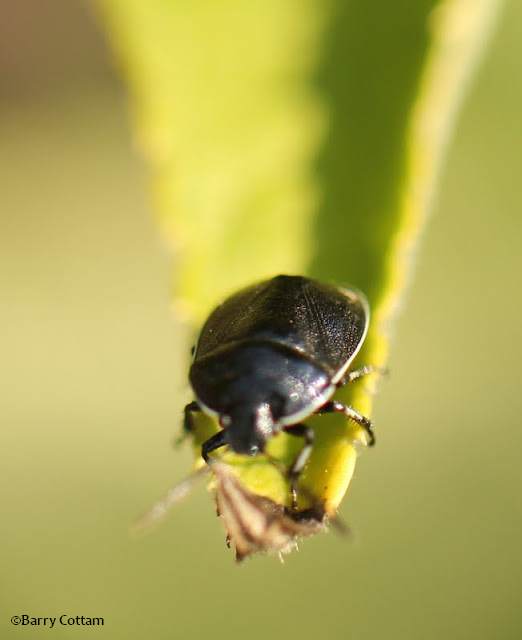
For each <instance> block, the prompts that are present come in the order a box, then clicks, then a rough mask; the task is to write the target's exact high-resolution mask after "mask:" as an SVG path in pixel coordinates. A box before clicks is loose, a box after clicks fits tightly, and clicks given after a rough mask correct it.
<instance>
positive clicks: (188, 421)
mask: <svg viewBox="0 0 522 640" xmlns="http://www.w3.org/2000/svg"><path fill="white" fill-rule="evenodd" d="M199 411H201V407H200V406H199V404H198V403H197V402H196V401H195V400H193V401H192V402H189V403H188V404H187V405H186V407H185V408H184V409H183V431H184V433H192V432H193V431H194V426H193V424H192V414H193V413H198V412H199Z"/></svg>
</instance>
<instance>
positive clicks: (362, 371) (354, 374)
mask: <svg viewBox="0 0 522 640" xmlns="http://www.w3.org/2000/svg"><path fill="white" fill-rule="evenodd" d="M372 373H378V374H380V375H381V376H386V375H388V373H389V371H388V369H387V368H386V367H376V366H374V365H373V364H366V365H364V367H359V369H354V370H353V371H349V372H348V373H347V374H346V375H345V376H343V377H342V378H341V379H340V380H339V382H338V383H337V386H338V387H343V386H344V385H345V384H349V383H350V382H355V381H356V380H359V379H360V378H364V377H366V376H369V375H371V374H372Z"/></svg>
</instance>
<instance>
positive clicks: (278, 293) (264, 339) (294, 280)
mask: <svg viewBox="0 0 522 640" xmlns="http://www.w3.org/2000/svg"><path fill="white" fill-rule="evenodd" d="M368 323H369V310H368V303H367V302H366V299H365V298H364V296H363V295H362V294H361V293H359V292H355V291H351V290H349V289H343V288H338V287H334V286H331V285H328V284H322V283H320V282H317V281H316V280H312V279H310V278H305V277H302V276H285V275H281V276H277V277H275V278H272V279H271V280H265V281H264V282H260V283H258V284H255V285H252V286H250V287H247V288H246V289H242V290H241V291H239V292H238V293H236V294H235V295H233V296H231V297H230V298H228V299H227V300H225V302H223V303H222V304H221V305H220V306H219V307H217V309H215V310H214V311H213V312H212V314H211V315H210V317H209V318H208V320H207V322H206V323H205V325H204V327H203V329H202V331H201V334H200V337H199V341H198V345H197V349H196V352H195V355H194V363H195V364H196V363H198V362H199V361H201V360H202V359H203V358H207V357H208V356H211V355H214V354H216V353H218V352H220V351H223V350H226V349H227V348H228V347H232V346H235V345H238V344H259V343H272V344H274V343H275V344H278V345H282V346H283V347H284V348H290V349H292V350H294V351H295V352H296V353H299V354H301V356H302V357H303V358H304V359H306V360H308V361H310V362H311V363H313V364H314V365H316V366H317V367H318V368H319V369H321V370H323V371H324V372H325V373H327V374H328V376H329V378H330V380H331V382H333V383H336V382H338V381H339V380H340V378H342V376H343V374H344V373H345V371H346V370H347V368H348V366H349V364H350V362H351V361H352V360H353V358H354V357H355V355H356V354H357V352H358V350H359V348H360V347H361V345H362V343H363V341H364V338H365V336H366V332H367V329H368Z"/></svg>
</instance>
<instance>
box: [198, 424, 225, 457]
mask: <svg viewBox="0 0 522 640" xmlns="http://www.w3.org/2000/svg"><path fill="white" fill-rule="evenodd" d="M226 444H227V440H226V432H225V430H224V429H222V430H221V431H218V432H217V433H215V434H214V435H213V436H211V437H210V438H209V439H208V440H205V442H204V443H203V444H202V445H201V457H202V458H203V460H204V461H205V462H206V463H207V464H211V461H210V458H209V454H210V453H212V451H215V450H216V449H219V447H223V446H224V445H226Z"/></svg>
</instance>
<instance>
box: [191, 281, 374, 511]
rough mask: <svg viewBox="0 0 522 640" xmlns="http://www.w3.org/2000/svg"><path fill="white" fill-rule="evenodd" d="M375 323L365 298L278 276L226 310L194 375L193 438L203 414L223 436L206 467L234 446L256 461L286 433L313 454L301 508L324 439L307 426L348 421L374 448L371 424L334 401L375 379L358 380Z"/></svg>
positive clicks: (204, 344)
mask: <svg viewBox="0 0 522 640" xmlns="http://www.w3.org/2000/svg"><path fill="white" fill-rule="evenodd" d="M368 323H369V308H368V303H367V301H366V298H365V297H364V296H363V295H362V294H361V293H359V292H356V291H352V290H350V289H344V288H342V287H335V286H331V285H327V284H322V283H320V282H317V281H315V280H311V279H310V278H305V277H302V276H284V275H281V276H277V277H275V278H272V279H271V280H266V281H264V282H260V283H258V284H255V285H252V286H250V287H247V288H246V289H242V290H241V291H239V292H238V293H236V294H235V295H233V296H231V297H230V298H228V299H227V300H225V302H223V303H222V304H221V305H220V306H219V307H217V309H215V310H214V311H213V312H212V314H211V315H210V317H209V318H208V320H207V321H206V323H205V325H204V326H203V329H202V331H201V334H200V336H199V340H198V342H197V345H196V348H195V350H194V360H193V363H192V366H191V368H190V374H189V375H190V382H191V385H192V388H193V390H194V393H195V396H196V398H197V401H196V402H191V403H190V404H188V405H187V406H186V407H185V428H186V429H187V430H189V431H190V430H191V413H192V412H196V411H204V412H205V413H207V414H210V415H212V416H216V417H217V418H218V420H219V424H220V426H221V430H220V431H218V432H217V433H216V434H215V435H213V436H212V437H211V438H209V439H208V440H207V441H206V442H204V443H203V446H202V450H201V455H202V456H203V458H204V459H205V461H206V462H209V461H210V459H209V454H210V453H211V452H212V451H214V450H215V449H217V448H218V447H222V446H224V445H228V446H229V447H231V448H232V449H233V450H234V451H235V452H237V453H243V454H248V455H255V454H257V453H259V452H262V451H263V450H264V447H265V443H266V442H267V440H268V439H269V438H271V437H272V436H274V435H275V434H277V433H279V432H280V431H285V432H286V433H289V434H292V435H296V436H300V437H302V438H304V440H305V446H304V447H303V449H302V450H301V452H300V453H299V455H298V456H297V458H296V459H295V461H294V462H293V464H292V465H291V467H290V469H289V471H288V474H289V478H290V481H291V487H292V496H293V501H294V504H295V500H296V489H295V484H296V481H297V478H298V476H299V473H300V471H301V470H302V468H303V467H304V465H305V463H306V461H307V459H308V457H309V455H310V453H311V450H312V445H313V436H314V432H313V430H312V429H311V428H310V427H307V426H306V425H304V424H302V423H301V421H302V420H304V419H305V418H308V417H309V416H311V415H312V414H316V413H329V412H339V413H343V414H344V415H346V416H347V417H348V418H350V419H351V420H354V421H355V422H357V423H358V424H359V425H360V426H361V427H363V428H364V429H365V430H366V433H367V436H368V439H367V441H368V443H369V444H373V443H374V435H373V429H372V424H371V422H370V421H369V420H368V419H367V418H365V417H364V416H362V415H360V414H359V413H358V412H357V411H355V409H352V408H351V407H348V406H346V405H343V404H341V403H340V402H336V401H334V400H332V396H333V394H334V393H335V390H336V388H337V387H339V386H342V385H344V384H346V383H348V382H352V381H353V380H356V379H358V378H360V377H361V376H363V375H366V374H367V373H370V372H371V371H373V369H372V368H371V367H364V368H362V369H358V370H355V371H351V372H349V371H348V369H349V366H350V364H351V363H352V361H353V359H354V358H355V356H356V355H357V352H358V351H359V349H360V348H361V345H362V344H363V342H364V339H365V337H366V333H367V330H368Z"/></svg>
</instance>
